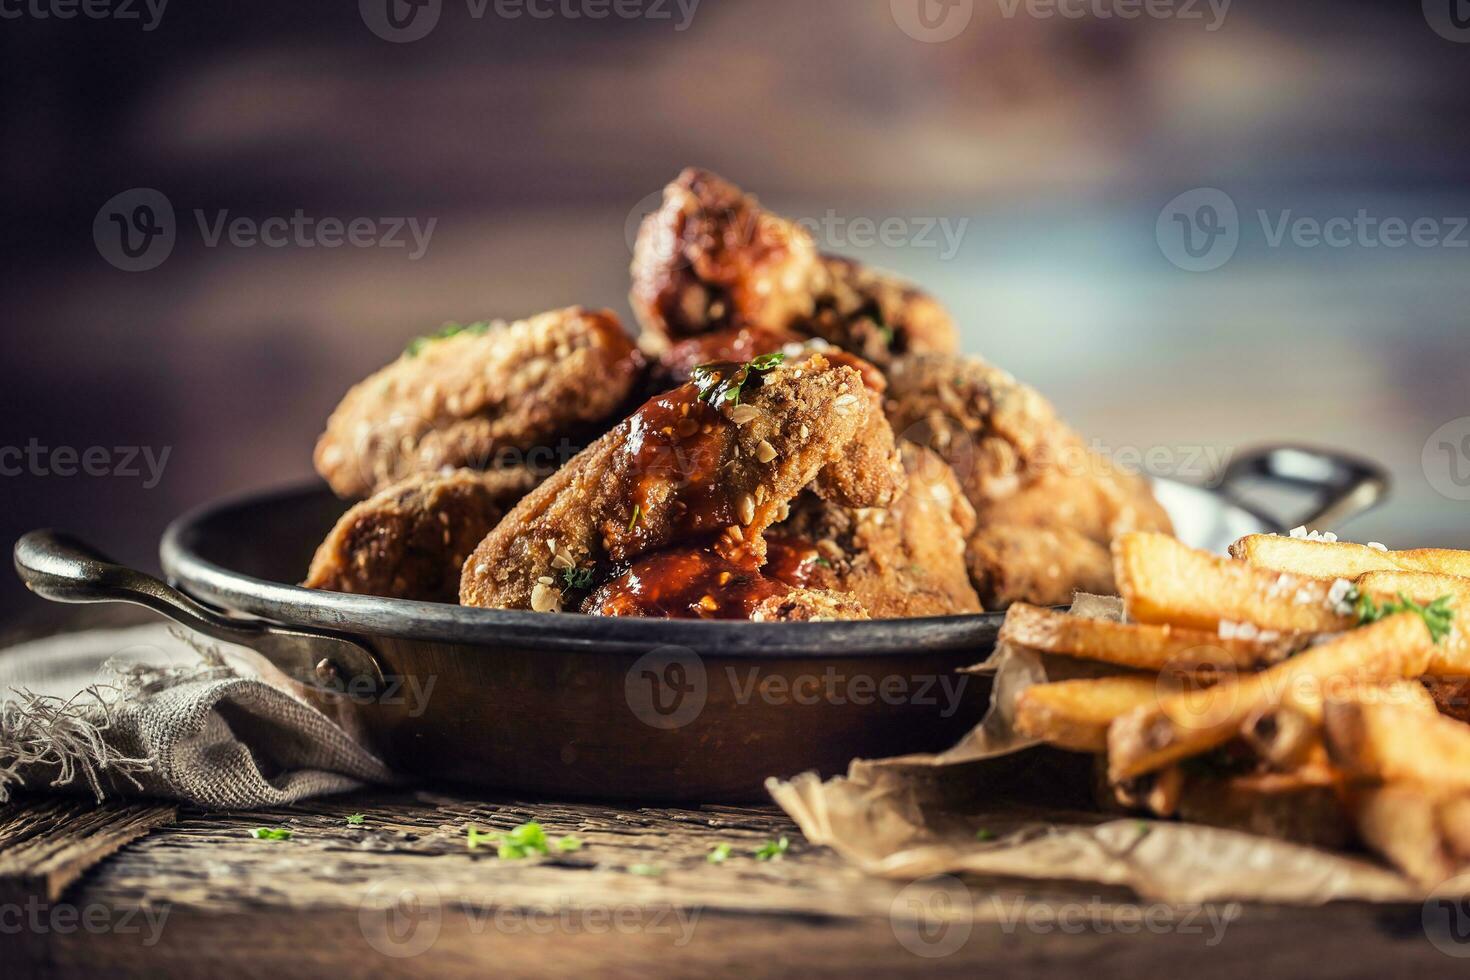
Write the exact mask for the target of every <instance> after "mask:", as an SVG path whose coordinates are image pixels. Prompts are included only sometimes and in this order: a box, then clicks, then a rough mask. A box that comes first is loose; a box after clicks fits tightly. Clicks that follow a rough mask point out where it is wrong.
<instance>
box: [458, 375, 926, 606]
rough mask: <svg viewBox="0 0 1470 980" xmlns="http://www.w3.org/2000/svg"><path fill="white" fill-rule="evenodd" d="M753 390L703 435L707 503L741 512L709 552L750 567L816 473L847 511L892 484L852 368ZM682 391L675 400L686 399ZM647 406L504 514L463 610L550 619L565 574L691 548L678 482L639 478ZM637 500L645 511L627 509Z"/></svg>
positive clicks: (882, 431) (880, 497)
mask: <svg viewBox="0 0 1470 980" xmlns="http://www.w3.org/2000/svg"><path fill="white" fill-rule="evenodd" d="M763 382H764V383H760V382H756V383H753V384H752V385H751V386H750V388H749V389H747V391H746V393H745V397H744V400H743V402H742V403H741V404H739V405H732V404H730V403H729V402H725V403H722V405H721V406H720V407H719V408H718V409H710V410H709V411H710V412H718V413H719V416H718V420H717V421H718V424H716V425H712V426H711V430H710V431H709V432H707V433H705V434H704V435H703V436H702V437H701V438H703V439H706V440H710V441H709V442H707V443H706V444H705V445H706V446H708V447H712V448H711V449H708V450H706V451H708V452H712V453H713V454H714V455H713V460H714V462H715V463H717V465H718V473H719V479H718V485H717V487H716V488H715V492H716V493H717V494H721V495H723V499H724V502H725V503H726V504H727V505H728V510H729V512H730V513H731V514H735V515H740V516H739V518H738V519H736V520H735V521H732V522H731V523H730V524H728V525H727V526H725V527H724V528H723V530H722V531H719V532H718V533H717V534H716V542H715V547H716V550H717V551H720V552H721V553H723V554H725V555H726V556H727V557H731V558H734V557H736V556H739V557H747V556H748V557H751V558H753V559H755V560H756V561H757V563H759V562H762V561H763V560H764V557H765V541H764V539H763V538H762V537H761V533H762V532H763V531H764V530H765V529H766V528H767V527H768V526H770V524H771V523H772V522H773V521H774V520H776V518H777V516H778V514H779V513H780V512H782V511H783V510H784V509H785V508H786V506H787V503H788V501H790V500H791V498H793V497H794V496H796V494H797V493H798V492H799V491H800V490H801V489H802V488H803V487H804V486H806V485H807V484H809V483H811V482H813V480H816V479H818V477H819V476H820V480H818V484H819V486H820V487H821V488H822V491H823V492H824V493H826V494H828V495H829V496H831V497H833V498H834V499H838V500H841V501H842V502H844V503H847V504H849V505H852V506H882V505H885V504H887V503H888V502H889V501H890V500H891V499H892V497H893V495H894V494H895V493H897V492H898V491H899V490H900V489H901V487H902V471H901V469H900V468H899V466H898V463H897V457H896V451H895V450H894V448H893V443H892V433H891V432H890V431H889V430H888V426H887V424H886V422H885V421H884V420H883V418H882V413H881V411H880V409H879V404H878V402H877V401H876V396H875V395H873V394H872V393H871V392H869V391H867V389H866V388H864V387H863V384H862V378H861V376H860V375H859V374H858V372H857V371H855V370H854V369H852V368H850V367H846V366H841V365H834V364H832V363H830V362H829V361H827V359H826V358H824V357H822V356H821V355H820V354H817V355H812V356H811V357H809V358H808V359H806V360H804V361H799V362H795V363H788V364H783V365H781V366H779V367H777V368H775V369H774V370H772V371H771V372H770V373H768V374H766V375H764V377H763ZM691 391H692V389H688V388H686V389H679V390H678V394H679V395H680V397H682V398H685V399H687V398H688V397H689V395H690V394H691ZM658 401H659V400H655V401H654V402H650V403H649V404H648V405H645V406H644V408H642V409H640V410H639V411H638V412H637V413H635V414H634V415H633V416H632V417H631V418H629V419H628V420H626V421H624V422H623V423H622V424H620V425H618V426H617V427H616V428H614V429H613V430H612V431H611V432H609V433H608V434H607V435H605V436H603V437H602V438H601V439H599V440H598V441H597V442H596V443H594V444H593V445H591V446H590V447H588V448H587V449H586V450H585V451H583V452H582V453H581V454H580V455H579V456H577V457H576V458H575V459H573V460H572V461H571V462H570V463H569V464H567V465H566V466H565V467H563V468H562V469H561V471H560V472H558V473H557V474H556V475H555V476H554V477H552V478H551V479H550V480H548V481H547V482H546V483H544V484H542V485H541V486H540V487H539V488H537V489H536V490H535V491H534V492H532V493H531V494H529V495H528V496H527V497H526V498H525V499H524V500H522V501H521V502H520V504H519V505H517V506H516V508H515V509H514V510H513V511H512V512H511V513H510V514H509V515H507V516H506V518H505V520H503V521H502V522H501V523H500V525H499V526H498V527H497V528H496V529H495V530H493V531H492V532H491V533H490V534H489V535H488V536H487V537H486V538H485V540H484V541H483V542H482V543H481V544H480V546H479V548H477V549H476V550H475V553H474V554H473V555H471V556H470V559H469V560H468V561H467V562H466V563H465V568H464V579H463V582H462V585H461V589H460V601H461V602H463V603H464V604H465V605H467V606H486V607H492V608H501V609H530V608H537V609H538V611H551V610H552V609H553V608H558V609H559V608H561V604H562V601H563V590H562V582H561V579H562V573H563V572H564V571H565V570H566V569H568V568H571V567H577V568H587V567H593V568H596V569H597V570H598V571H600V572H605V571H606V570H607V567H608V565H609V563H611V562H625V561H628V560H631V559H633V558H636V557H637V556H638V555H640V554H647V553H650V552H653V551H658V550H661V549H664V548H667V547H669V546H670V545H672V544H675V543H689V542H677V541H676V539H677V537H678V535H679V533H680V531H679V526H678V523H677V520H678V518H679V516H680V514H681V513H682V512H681V510H680V508H679V507H678V506H676V502H677V501H678V500H679V499H680V498H679V494H680V492H681V491H682V490H683V489H684V488H685V487H686V485H687V481H686V479H685V478H684V474H681V473H680V472H678V468H677V467H660V468H659V470H658V471H657V472H649V471H646V470H641V469H640V465H643V464H641V463H640V460H639V454H640V452H644V451H646V447H647V446H649V445H650V444H651V442H652V441H653V440H652V438H651V437H650V436H649V435H648V434H647V432H646V428H645V427H646V425H647V424H648V418H650V417H652V416H650V415H649V414H648V413H650V412H653V411H654V409H655V407H656V403H657V402H658ZM660 410H662V409H660ZM737 420H738V421H737ZM854 466H857V467H859V469H860V471H855V470H854ZM637 499H641V500H643V501H644V504H642V505H638V510H637V511H635V510H634V508H635V500H637ZM548 583H549V584H548ZM538 586H540V588H539V589H538ZM533 597H535V601H533Z"/></svg>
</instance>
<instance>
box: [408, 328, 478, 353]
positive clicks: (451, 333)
mask: <svg viewBox="0 0 1470 980" xmlns="http://www.w3.org/2000/svg"><path fill="white" fill-rule="evenodd" d="M489 330H490V324H489V323H486V322H483V321H481V322H479V323H446V324H444V326H443V328H442V329H440V330H439V332H438V333H431V334H426V335H425V336H423V337H415V338H414V339H413V340H411V341H409V342H408V346H407V347H405V348H404V349H403V353H404V354H405V355H406V356H408V357H418V356H419V355H420V354H422V353H423V351H424V348H425V347H427V346H429V345H430V344H432V343H434V341H436V340H448V339H449V338H450V337H457V336H459V335H460V334H462V333H467V334H471V335H473V336H477V337H478V336H481V335H483V334H485V333H488V332H489Z"/></svg>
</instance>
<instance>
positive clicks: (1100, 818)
mask: <svg viewBox="0 0 1470 980" xmlns="http://www.w3.org/2000/svg"><path fill="white" fill-rule="evenodd" d="M1072 614H1073V615H1077V616H1087V617H1089V618H1098V619H1113V620H1120V619H1121V618H1122V615H1123V610H1122V604H1121V602H1120V601H1119V600H1117V599H1112V598H1103V597H1098V596H1078V597H1077V601H1076V603H1075V604H1074V605H1073V608H1072ZM971 671H972V672H975V673H993V674H994V678H995V679H994V688H993V692H992V695H991V706H990V710H989V712H988V713H987V715H986V716H985V719H984V720H983V721H982V722H981V723H980V724H979V725H978V726H976V727H975V728H974V729H973V730H972V731H971V732H970V733H969V734H968V735H966V736H965V738H964V739H962V740H961V741H960V742H959V744H957V745H955V746H954V747H953V748H951V749H949V750H948V751H946V752H942V753H939V754H938V755H930V756H924V755H916V756H903V757H899V758H893V759H882V760H866V761H865V760H854V761H853V763H852V764H851V766H850V767H849V770H848V774H847V775H846V776H839V777H836V778H833V779H829V780H826V781H825V782H824V781H823V780H822V779H820V778H819V777H818V776H817V775H816V774H814V773H805V774H803V775H800V776H797V777H795V778H794V779H791V780H777V779H771V780H768V781H767V783H766V788H767V789H768V790H769V791H770V793H771V796H772V797H773V798H774V799H775V801H776V803H777V804H778V805H779V806H780V807H781V808H782V809H783V810H785V811H786V813H787V814H789V815H790V817H791V819H792V820H794V821H795V822H796V824H797V826H799V827H800V828H801V830H802V833H804V834H805V835H806V836H807V839H809V840H811V841H812V842H813V843H816V844H823V845H826V846H828V847H831V848H832V849H833V850H835V851H837V852H838V853H839V854H841V855H842V856H843V857H844V858H846V859H847V860H849V861H851V862H853V863H854V864H855V865H857V866H858V867H860V868H862V869H863V870H864V871H867V872H868V873H870V874H874V875H880V876H883V877H888V878H899V879H917V878H925V877H929V876H932V875H937V874H946V873H956V872H969V873H973V874H980V875H987V876H995V877H1000V878H1015V879H1032V880H1045V881H1068V882H1081V883H1094V884H1098V885H1104V886H1113V887H1117V886H1122V887H1126V888H1129V889H1131V890H1132V891H1133V892H1134V893H1136V894H1137V895H1138V896H1139V897H1141V898H1143V899H1147V900H1150V901H1159V902H1174V903H1180V904H1188V903H1200V902H1216V901H1257V902H1272V903H1282V904H1293V905H1317V904H1322V903H1325V902H1330V901H1338V900H1346V899H1354V900H1362V901H1372V902H1419V901H1422V900H1423V899H1424V898H1425V892H1424V890H1423V889H1422V888H1421V887H1419V886H1416V885H1415V884H1414V883H1413V882H1411V881H1410V880H1408V879H1407V878H1405V877H1403V876H1402V875H1400V874H1398V873H1397V872H1395V871H1393V870H1390V869H1389V868H1387V867H1385V866H1383V865H1380V864H1378V863H1376V862H1374V861H1373V860H1372V859H1370V858H1368V857H1358V856H1354V855H1348V854H1342V853H1337V852H1333V851H1326V850H1320V849H1317V848H1312V847H1306V846H1303V845H1300V844H1293V843H1289V842H1286V841H1280V840H1275V839H1272V838H1267V837H1258V836H1255V835H1252V834H1247V833H1242V832H1240V831H1235V830H1226V829H1222V828H1218V827H1206V826H1201V825H1197V824H1188V823H1179V822H1174V821H1163V820H1139V819H1135V818H1131V817H1129V818H1126V819H1124V818H1119V817H1118V816H1117V815H1116V814H1107V813H1100V812H1096V811H1095V810H1092V809H1090V808H1089V807H1088V805H1087V803H1086V802H1085V800H1086V798H1087V797H1088V796H1089V795H1090V789H1089V778H1090V777H1089V773H1090V765H1091V763H1090V761H1087V762H1083V761H1082V760H1084V759H1085V757H1082V756H1075V755H1068V754H1064V753H1060V752H1056V751H1054V750H1052V749H1050V748H1047V747H1044V746H1038V744H1037V743H1036V742H1035V741H1033V740H1030V739H1027V738H1025V737H1023V736H1021V735H1020V734H1019V733H1017V732H1016V731H1015V728H1014V726H1013V724H1012V719H1013V709H1014V705H1015V701H1016V696H1017V694H1019V693H1020V692H1021V691H1023V690H1025V689H1026V688H1027V687H1030V686H1031V685H1032V684H1037V683H1045V682H1046V681H1048V680H1063V679H1067V678H1070V677H1076V676H1086V675H1087V674H1088V673H1091V672H1096V673H1098V674H1102V673H1115V672H1116V669H1114V668H1107V667H1106V665H1092V664H1087V663H1084V662H1082V661H1077V660H1072V659H1071V658H1066V657H1053V656H1048V655H1044V654H1041V653H1038V652H1037V651H1034V650H1029V649H1025V648H1022V647H1017V646H1014V645H1011V644H1005V643H1002V644H999V645H997V647H996V650H995V652H994V654H993V655H992V656H991V658H990V659H989V660H988V661H986V662H985V663H984V664H981V665H979V666H977V667H974V668H971ZM1079 784H1080V785H1079ZM1050 790H1055V791H1057V792H1056V793H1055V794H1054V795H1055V796H1056V797H1057V798H1055V799H1050V800H1049V799H1047V794H1048V791H1050ZM982 838H983V839H982Z"/></svg>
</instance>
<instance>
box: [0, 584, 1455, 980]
mask: <svg viewBox="0 0 1470 980" xmlns="http://www.w3.org/2000/svg"><path fill="white" fill-rule="evenodd" d="M34 612H35V614H34V615H33V616H32V617H30V619H29V620H28V621H27V622H26V623H24V624H22V625H21V626H19V627H15V628H12V629H9V630H7V631H6V635H4V636H0V647H3V646H5V645H6V644H7V643H9V642H14V641H16V640H18V639H20V638H25V637H31V636H37V635H42V634H45V633H50V632H53V631H56V630H59V629H66V628H76V627H77V626H78V625H81V624H82V623H83V622H84V623H85V625H87V626H94V627H95V626H104V625H122V624H125V623H129V622H137V621H147V614H145V613H141V612H140V611H138V610H132V609H128V608H125V607H103V608H93V609H90V610H88V611H87V612H86V614H85V618H84V620H83V619H79V613H78V611H77V610H76V608H75V607H71V608H66V607H58V606H53V605H38V606H37V607H35V611H34ZM356 814H361V815H362V817H363V820H362V823H361V825H353V824H349V823H348V819H347V818H348V817H349V816H350V815H356ZM531 820H535V821H537V822H539V823H540V824H541V825H542V826H543V827H544V828H545V830H546V832H547V834H548V835H549V836H550V837H552V838H553V839H556V838H560V837H562V836H566V835H575V836H576V837H578V838H580V839H581V840H582V841H583V842H584V846H583V847H582V848H581V849H580V850H577V851H573V852H568V853H562V852H558V851H553V852H552V854H551V855H549V856H547V857H541V858H530V859H525V860H501V859H499V858H498V857H497V855H496V853H495V849H494V848H493V847H481V848H478V849H476V850H473V851H472V850H471V849H470V848H469V847H468V843H467V833H466V830H467V828H468V827H469V826H471V825H473V826H475V827H476V828H477V829H478V830H479V831H482V832H495V831H506V830H509V829H511V828H514V827H516V826H518V825H520V824H522V823H525V822H527V821H531ZM262 827H268V828H280V827H284V828H289V829H290V830H291V836H290V839H288V840H258V839H255V838H254V837H252V836H251V831H252V830H255V829H257V828H262ZM783 836H784V837H786V838H788V840H789V842H790V846H789V849H788V851H787V852H786V854H785V855H784V856H783V857H782V858H781V859H779V860H769V861H758V860H756V859H755V858H754V856H753V854H754V852H755V851H756V850H758V849H759V848H761V847H762V846H763V845H765V844H766V843H767V842H770V841H775V840H779V839H780V838H781V837H783ZM721 844H725V845H729V848H730V856H729V858H728V859H727V860H726V861H724V862H723V863H719V864H714V863H711V862H710V861H709V860H708V857H709V854H710V851H711V850H713V849H714V848H716V847H717V846H718V845H721ZM1423 915H1424V910H1423V909H1422V908H1421V907H1419V906H1417V905H1414V906H1371V905H1366V904H1338V905H1333V906H1329V907H1326V908H1320V909H1301V908H1281V907H1267V906H1254V905H1252V906H1239V905H1230V904H1218V905H1212V906H1206V907H1203V908H1174V907H1168V906H1162V905H1154V904H1146V903H1139V902H1138V901H1136V899H1134V898H1133V897H1132V896H1131V895H1130V894H1129V893H1127V892H1125V891H1120V890H1112V889H1108V888H1103V887H1100V886H1096V885H1067V884H1065V883H1056V884H1047V885H1037V884H1035V883H1023V882H1015V881H1009V882H1006V881H995V880H987V879H983V878H978V877H968V876H967V877H966V878H965V879H963V880H959V879H955V878H940V879H935V880H931V881H925V882H919V883H914V884H906V883H903V882H891V881H885V880H882V879H877V878H871V877H868V876H865V875H863V874H861V873H859V872H858V871H856V870H854V869H853V868H852V867H851V866H849V865H847V864H846V863H845V862H844V861H843V860H842V859H841V858H839V857H838V856H837V855H836V854H835V853H833V852H832V851H829V850H827V849H826V848H823V847H817V846H814V845H811V844H810V843H808V842H807V841H805V840H804V839H803V838H802V836H801V834H800V832H799V831H797V829H796V827H795V826H794V825H793V824H792V823H791V821H790V820H788V819H787V818H786V816H785V815H784V814H783V813H781V811H780V810H778V809H776V808H775V807H772V806H763V807H762V806H753V807H731V806H705V807H698V808H688V809H675V808H664V807H646V806H639V805H638V804H637V803H636V802H629V803H627V804H625V805H620V806H610V805H596V804H587V803H566V802H555V801H549V800H537V801H527V800H515V799H508V798H504V797H497V796H494V795H489V794H477V793H474V792H473V791H466V790H462V789H459V790H456V789H452V788H445V787H434V788H417V789H411V790H402V791H394V792H367V793H358V794H353V795H349V796H339V797H330V798H326V799H321V800H316V801H312V802H310V803H306V804H303V805H298V806H294V807H289V808H284V809H278V810H268V811H259V812H248V813H216V812H203V811H199V810H194V809H190V808H184V807H174V806H172V805H160V804H156V803H146V802H135V803H121V802H119V803H107V804H104V805H100V806H99V805H97V804H96V803H94V802H93V800H92V799H91V798H90V797H81V796H72V797H61V796H50V795H23V796H20V797H18V798H17V799H15V800H13V801H12V802H10V803H7V804H0V980H9V978H10V977H29V976H91V975H108V976H145V977H158V976H198V975H201V974H208V975H212V976H216V977H222V976H255V977H258V976H269V977H273V978H278V977H279V978H284V977H296V976H310V977H320V976H331V977H334V978H340V977H356V976H363V977H367V976H372V977H379V976H397V975H403V976H421V975H449V976H461V975H462V976H476V977H480V976H484V975H486V974H487V973H489V974H493V975H495V976H512V977H514V976H545V975H558V976H560V975H568V974H573V973H586V974H594V975H598V976H602V975H613V976H640V977H641V976H646V975H647V974H648V973H650V972H653V971H656V972H657V973H658V974H659V975H669V976H697V977H701V978H707V977H709V976H712V975H725V974H734V975H739V976H783V975H801V976H812V975H832V976H842V977H851V976H863V975H890V974H897V973H904V972H913V973H921V974H924V975H926V976H929V975H963V976H973V975H975V974H976V973H977V972H979V971H982V970H986V971H998V975H999V976H1005V977H1011V976H1052V975H1061V976H1067V975H1072V974H1074V973H1077V972H1081V971H1085V972H1086V973H1087V974H1089V976H1090V977H1099V978H1100V977H1107V976H1115V975H1116V976H1128V977H1130V978H1134V980H1136V978H1148V977H1154V976H1160V977H1174V976H1181V975H1188V976H1189V977H1190V980H1206V978H1210V977H1217V976H1218V977H1230V978H1232V980H1236V978H1239V977H1240V976H1241V975H1243V974H1247V973H1249V974H1250V975H1251V976H1253V977H1268V976H1277V975H1280V976H1290V977H1307V976H1332V977H1354V976H1364V977H1374V978H1382V977H1390V976H1408V975H1419V974H1422V975H1426V976H1440V975H1445V974H1447V973H1449V972H1450V971H1458V973H1459V975H1464V971H1465V969H1466V965H1467V962H1470V960H1466V959H1460V958H1457V957H1456V956H1453V955H1451V954H1460V956H1464V957H1470V935H1466V936H1463V937H1460V938H1459V940H1458V941H1455V940H1454V939H1453V938H1451V940H1450V941H1448V942H1446V940H1445V938H1444V937H1440V943H1439V945H1438V946H1437V945H1435V943H1433V942H1431V941H1430V939H1429V938H1428V937H1427V935H1426V931H1425V928H1424V925H1423ZM1460 921H1462V922H1463V921H1470V920H1467V919H1466V918H1465V917H1462V918H1461V920H1460Z"/></svg>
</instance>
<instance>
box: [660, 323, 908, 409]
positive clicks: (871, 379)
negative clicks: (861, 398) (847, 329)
mask: <svg viewBox="0 0 1470 980" xmlns="http://www.w3.org/2000/svg"><path fill="white" fill-rule="evenodd" d="M778 351H779V352H781V353H783V354H785V355H786V357H788V358H791V359H796V358H800V357H805V356H807V355H808V354H814V353H816V354H821V355H823V356H824V357H826V358H827V360H829V361H832V362H833V363H835V364H846V365H847V366H848V367H852V368H856V369H857V371H858V373H860V374H861V375H862V376H863V383H864V384H865V385H867V386H868V387H869V388H871V389H872V390H873V391H876V392H878V393H879V394H880V395H881V394H882V393H883V392H885V391H886V390H888V379H887V378H885V377H884V376H883V372H882V371H879V370H878V368H877V367H875V366H874V365H873V364H871V363H869V362H868V361H865V360H863V359H862V358H861V357H858V356H857V355H856V354H851V353H848V352H847V351H844V350H843V349H842V348H840V347H836V346H834V345H832V344H829V343H828V342H827V341H825V340H822V339H821V338H820V337H802V336H800V335H798V334H795V333H791V332H789V331H776V330H764V329H761V328H758V327H734V328H731V329H728V330H718V331H716V332H714V333H708V334H701V335H699V336H697V337H686V338H684V339H683V340H679V341H676V342H675V343H673V344H672V345H670V346H669V347H668V348H667V349H666V350H664V351H663V352H662V353H661V354H658V355H656V363H655V364H654V366H653V368H652V370H651V371H650V373H649V380H650V384H651V385H653V390H654V392H655V393H656V392H659V391H666V390H668V389H669V388H675V387H678V386H679V385H681V384H683V383H684V382H686V381H688V380H689V378H690V376H691V375H693V373H694V370H695V368H697V367H699V366H700V365H701V364H717V363H720V362H724V361H738V362H744V361H749V360H752V359H754V358H756V357H759V356H761V355H762V354H773V353H776V352H778Z"/></svg>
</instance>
